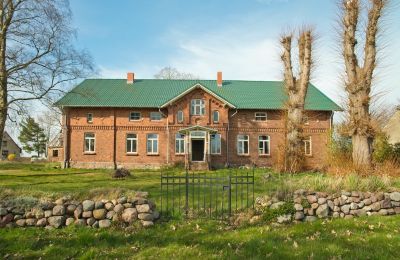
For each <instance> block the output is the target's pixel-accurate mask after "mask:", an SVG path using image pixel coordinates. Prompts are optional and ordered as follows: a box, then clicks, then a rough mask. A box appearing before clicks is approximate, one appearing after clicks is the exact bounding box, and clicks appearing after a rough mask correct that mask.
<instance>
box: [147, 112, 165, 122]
mask: <svg viewBox="0 0 400 260" xmlns="http://www.w3.org/2000/svg"><path fill="white" fill-rule="evenodd" d="M154 115H160V118H159V119H158V116H157V118H154ZM150 120H151V121H161V120H162V114H161V112H150Z"/></svg>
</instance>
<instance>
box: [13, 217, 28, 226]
mask: <svg viewBox="0 0 400 260" xmlns="http://www.w3.org/2000/svg"><path fill="white" fill-rule="evenodd" d="M15 224H17V226H19V227H25V225H26V219H18V220H17V221H15Z"/></svg>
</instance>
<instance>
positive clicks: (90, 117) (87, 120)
mask: <svg viewBox="0 0 400 260" xmlns="http://www.w3.org/2000/svg"><path fill="white" fill-rule="evenodd" d="M86 122H87V123H88V124H92V123H93V113H87V115H86Z"/></svg>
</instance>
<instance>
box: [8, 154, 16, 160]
mask: <svg viewBox="0 0 400 260" xmlns="http://www.w3.org/2000/svg"><path fill="white" fill-rule="evenodd" d="M16 157H17V156H16V155H15V154H14V153H10V154H9V155H8V156H7V160H9V161H14V160H15V158H16Z"/></svg>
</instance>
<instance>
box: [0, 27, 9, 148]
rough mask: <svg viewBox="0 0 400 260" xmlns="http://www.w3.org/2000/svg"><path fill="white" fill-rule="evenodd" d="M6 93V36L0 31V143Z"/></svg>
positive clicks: (5, 117)
mask: <svg viewBox="0 0 400 260" xmlns="http://www.w3.org/2000/svg"><path fill="white" fill-rule="evenodd" d="M7 94H8V93H7V69H6V37H5V35H3V34H1V33H0V145H1V144H2V143H3V133H4V129H5V126H6V120H7V113H8V105H7Z"/></svg>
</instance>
